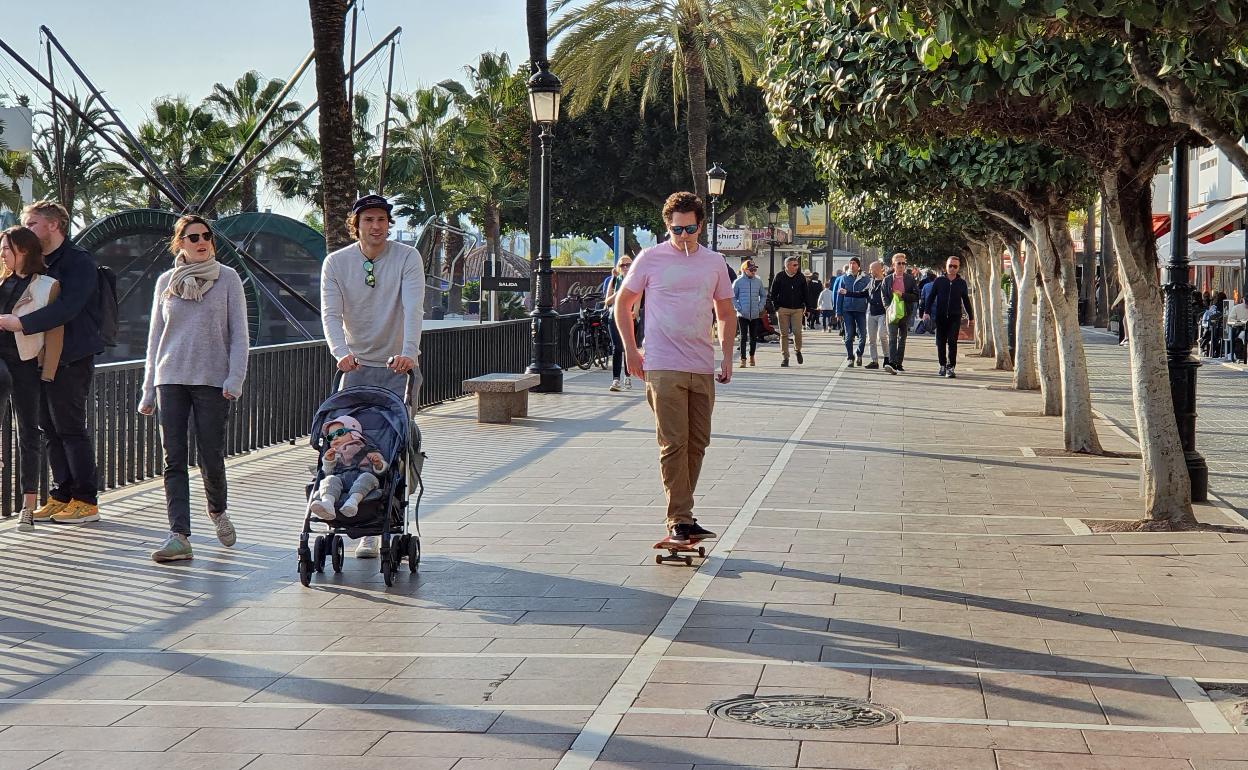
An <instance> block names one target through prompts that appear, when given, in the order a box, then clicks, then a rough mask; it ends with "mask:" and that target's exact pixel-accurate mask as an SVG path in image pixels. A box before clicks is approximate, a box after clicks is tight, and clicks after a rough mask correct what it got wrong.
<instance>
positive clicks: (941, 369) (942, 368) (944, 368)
mask: <svg viewBox="0 0 1248 770" xmlns="http://www.w3.org/2000/svg"><path fill="white" fill-rule="evenodd" d="M947 371H949V369H948V368H947V367H944V366H942V367H940V372H939V373H938V374H937V375H936V376H937V377H944V376H945V372H947Z"/></svg>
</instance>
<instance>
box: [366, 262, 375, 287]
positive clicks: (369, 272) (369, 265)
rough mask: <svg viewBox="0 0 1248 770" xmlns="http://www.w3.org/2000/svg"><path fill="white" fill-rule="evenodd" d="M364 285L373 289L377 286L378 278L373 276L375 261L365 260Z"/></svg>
mask: <svg viewBox="0 0 1248 770" xmlns="http://www.w3.org/2000/svg"><path fill="white" fill-rule="evenodd" d="M364 283H365V285H367V286H368V288H370V289H372V288H374V287H376V286H377V276H375V275H373V260H371V259H366V260H364Z"/></svg>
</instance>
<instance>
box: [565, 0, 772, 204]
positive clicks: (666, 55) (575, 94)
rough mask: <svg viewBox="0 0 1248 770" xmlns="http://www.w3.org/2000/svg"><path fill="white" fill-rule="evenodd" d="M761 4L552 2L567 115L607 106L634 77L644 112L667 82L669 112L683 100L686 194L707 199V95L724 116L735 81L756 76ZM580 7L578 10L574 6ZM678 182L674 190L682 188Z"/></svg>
mask: <svg viewBox="0 0 1248 770" xmlns="http://www.w3.org/2000/svg"><path fill="white" fill-rule="evenodd" d="M767 5H768V3H767V2H766V0H591V2H589V3H587V4H584V5H581V4H580V3H579V2H578V1H577V0H556V2H555V4H554V12H555V13H559V12H560V11H566V13H564V15H563V16H562V17H560V18H558V19H556V21H555V23H554V26H553V28H552V29H551V33H552V35H553V36H555V37H560V36H562V40H561V41H560V42H559V47H558V49H556V52H555V65H556V74H557V75H559V77H560V78H561V79H562V80H563V82H564V83H565V86H566V88H567V89H568V91H569V94H570V97H571V98H570V103H569V107H570V108H571V112H572V113H573V114H575V113H578V112H582V111H584V110H585V109H586V108H588V107H589V106H590V104H591V103H592V102H594V101H595V100H597V99H598V97H599V96H600V95H601V96H602V97H603V99H604V101H605V102H610V100H611V97H612V96H613V95H614V94H615V92H616V91H627V90H629V89H630V88H632V86H633V85H634V82H635V81H636V80H637V78H638V77H639V78H640V84H641V93H640V98H641V105H642V106H643V107H644V106H645V105H647V104H650V103H652V102H654V101H655V100H656V97H658V96H659V92H660V90H661V89H660V85H661V84H662V83H663V82H664V81H666V82H667V84H668V85H669V88H670V94H671V98H672V101H673V107H675V105H676V104H678V103H679V102H680V101H682V100H683V101H684V108H685V114H684V119H685V125H686V130H687V134H688V145H687V146H688V170H689V172H690V175H691V177H692V181H693V188H694V190H695V191H696V192H697V193H698V195H699V196H701V197H702V198H703V200H705V199H706V170H707V168H708V167H709V164H708V163H707V142H708V115H707V98H706V97H707V93H708V92H709V91H714V92H716V93H717V94H718V95H719V98H720V102H721V105H722V106H723V108H724V110H725V111H727V109H728V104H729V99H730V98H731V97H732V96H734V95H735V94H736V92H737V88H738V87H739V85H740V84H741V82H742V81H745V82H749V81H751V80H753V79H754V77H755V76H756V74H757V72H758V42H759V40H760V39H761V38H762V33H763V29H764V20H765V18H766V14H767ZM578 6H579V7H578ZM689 181H690V177H685V178H684V179H683V182H682V184H681V185H679V187H678V188H677V189H679V188H687V186H688V184H689Z"/></svg>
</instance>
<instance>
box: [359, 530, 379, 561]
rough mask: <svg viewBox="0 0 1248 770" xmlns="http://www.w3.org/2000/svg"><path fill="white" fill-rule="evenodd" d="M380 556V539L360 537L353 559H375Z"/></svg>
mask: <svg viewBox="0 0 1248 770" xmlns="http://www.w3.org/2000/svg"><path fill="white" fill-rule="evenodd" d="M380 554H381V538H379V537H377V536H375V535H374V536H372V537H362V538H360V544H359V545H357V546H356V547H355V558H357V559H376V558H377V557H378V555H380Z"/></svg>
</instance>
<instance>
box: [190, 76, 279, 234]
mask: <svg viewBox="0 0 1248 770" xmlns="http://www.w3.org/2000/svg"><path fill="white" fill-rule="evenodd" d="M285 86H286V81H284V80H276V79H274V80H269V81H267V82H266V81H265V80H264V76H263V75H261V74H260V73H259V72H256V71H255V70H251V71H250V72H247V73H245V74H244V75H243V76H242V77H240V78H239V79H238V80H235V81H234V85H233V86H231V87H227V86H225V85H224V84H222V83H217V84H216V85H214V86H213V87H212V93H211V94H209V95H208V98H206V99H205V100H204V101H205V103H207V104H208V105H210V106H211V107H212V108H213V109H214V111H215V112H216V113H217V115H218V117H219V118H220V119H221V121H222V122H223V123H224V124H225V139H226V146H227V148H228V151H229V152H230V154H233V153H235V152H237V151H238V149H239V148H240V147H242V146H243V142H245V141H246V140H247V137H248V136H250V135H251V133H252V131H254V130H255V129H256V126H257V125H259V123H260V118H261V117H262V116H263V115H264V113H265V112H266V111H267V110H268V109H269V108H270V107H271V106H273V103H274V101H275V100H276V99H277V96H278V94H279V93H281V90H282V89H283V88H284V87H285ZM302 111H303V107H302V106H301V105H300V104H299V103H298V102H295V101H285V102H282V104H280V105H278V107H277V109H276V110H274V112H273V116H272V118H270V120H269V123H268V124H267V126H266V127H265V129H264V131H262V132H261V134H260V136H259V137H258V141H257V142H256V144H254V145H252V147H251V148H250V149H249V150H248V151H247V153H246V154H244V155H243V158H242V163H243V164H246V163H249V162H251V161H252V160H253V159H254V158H255V157H256V154H257V153H258V152H259V150H260V149H261V147H263V146H264V144H265V143H267V142H268V141H269V140H270V139H272V138H273V137H274V136H276V135H277V134H278V132H280V131H281V130H282V128H284V127H285V125H286V124H287V123H289V122H290V121H291V120H292V119H293V118H295V117H297V116H298V115H299V113H300V112H302ZM296 133H298V132H296ZM292 136H294V135H293V134H292ZM291 141H292V140H291V139H290V138H288V139H287V140H286V141H285V142H283V145H282V146H288V145H290V144H291ZM259 181H260V172H259V171H255V170H253V171H251V172H249V173H248V174H247V175H246V176H244V177H243V179H242V186H241V195H242V210H243V211H259V210H260V202H259V200H258V195H257V188H258V187H259Z"/></svg>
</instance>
